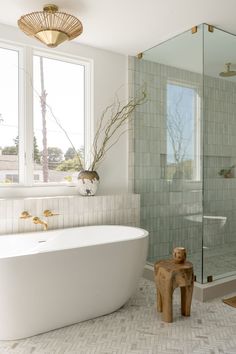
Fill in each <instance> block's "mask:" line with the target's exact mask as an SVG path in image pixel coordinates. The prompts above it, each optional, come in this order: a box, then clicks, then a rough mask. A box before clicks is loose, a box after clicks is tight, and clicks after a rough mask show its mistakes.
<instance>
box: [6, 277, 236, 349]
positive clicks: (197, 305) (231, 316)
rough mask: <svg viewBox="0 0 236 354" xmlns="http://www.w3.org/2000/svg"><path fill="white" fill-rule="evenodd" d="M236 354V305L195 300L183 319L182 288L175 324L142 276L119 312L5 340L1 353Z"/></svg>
mask: <svg viewBox="0 0 236 354" xmlns="http://www.w3.org/2000/svg"><path fill="white" fill-rule="evenodd" d="M64 353H66V354H236V309H235V308H232V307H230V306H227V305H225V304H223V303H222V301H221V299H216V300H213V301H211V302H207V303H201V302H198V301H196V300H194V301H193V304H192V315H191V317H186V318H184V317H181V315H180V296H179V289H177V290H176V291H175V296H174V322H173V323H172V324H167V323H164V322H162V321H161V317H160V314H157V313H156V310H155V287H154V283H153V282H151V281H148V280H144V279H142V280H141V281H140V284H139V287H138V289H137V292H136V294H135V295H134V296H133V297H132V298H131V299H130V301H129V302H128V303H127V304H126V305H125V306H124V307H123V308H121V309H120V310H119V311H117V312H114V313H112V314H110V315H107V316H103V317H100V318H97V319H94V320H90V321H86V322H83V323H79V324H76V325H73V326H69V327H66V328H62V329H59V330H55V331H51V332H48V333H45V334H41V335H38V336H35V337H31V338H28V339H25V340H17V341H8V342H0V354H64Z"/></svg>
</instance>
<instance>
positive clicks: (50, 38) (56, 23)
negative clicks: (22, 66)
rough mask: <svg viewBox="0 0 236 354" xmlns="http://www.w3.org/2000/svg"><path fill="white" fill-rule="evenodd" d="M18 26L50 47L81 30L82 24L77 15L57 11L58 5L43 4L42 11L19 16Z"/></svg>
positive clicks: (68, 38)
mask: <svg viewBox="0 0 236 354" xmlns="http://www.w3.org/2000/svg"><path fill="white" fill-rule="evenodd" d="M18 26H19V28H20V29H21V30H22V31H23V32H24V33H25V34H26V35H28V36H31V37H35V38H36V39H38V40H39V41H40V42H42V43H44V44H46V45H47V46H48V47H51V48H54V47H57V46H58V45H59V44H61V43H63V42H65V41H66V40H68V41H70V40H72V39H74V38H76V37H78V36H79V35H80V34H81V33H82V32H83V25H82V23H81V21H80V20H79V19H78V18H77V17H75V16H73V15H70V14H67V13H65V12H60V11H58V6H57V5H54V4H47V5H45V6H44V8H43V11H36V12H31V13H29V14H26V15H23V16H21V18H20V19H19V20H18Z"/></svg>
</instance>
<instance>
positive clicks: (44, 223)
mask: <svg viewBox="0 0 236 354" xmlns="http://www.w3.org/2000/svg"><path fill="white" fill-rule="evenodd" d="M32 221H33V223H34V224H40V225H43V230H44V231H47V230H48V223H47V222H46V221H44V220H41V219H40V218H39V217H38V216H34V217H33V219H32Z"/></svg>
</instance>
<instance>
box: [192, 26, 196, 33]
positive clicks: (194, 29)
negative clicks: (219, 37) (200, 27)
mask: <svg viewBox="0 0 236 354" xmlns="http://www.w3.org/2000/svg"><path fill="white" fill-rule="evenodd" d="M191 31H192V34H194V33H197V26H194V27H192V28H191Z"/></svg>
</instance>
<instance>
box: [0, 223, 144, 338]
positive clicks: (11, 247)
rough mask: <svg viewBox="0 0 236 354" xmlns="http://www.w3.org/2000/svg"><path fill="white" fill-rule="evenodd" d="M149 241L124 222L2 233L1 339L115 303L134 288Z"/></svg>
mask: <svg viewBox="0 0 236 354" xmlns="http://www.w3.org/2000/svg"><path fill="white" fill-rule="evenodd" d="M42 241H43V242H42ZM147 247H148V232H147V231H145V230H142V229H139V228H133V227H127V226H87V227H78V228H71V229H60V230H54V231H48V232H37V233H27V234H16V235H9V236H1V237H0V340H9V339H19V338H25V337H29V336H33V335H35V334H39V333H42V332H47V331H50V330H52V329H56V328H60V327H63V326H67V325H70V324H73V323H76V322H80V321H84V320H88V319H91V318H95V317H97V316H102V315H105V314H108V313H110V312H113V311H115V310H117V309H119V308H120V307H121V306H122V305H124V304H125V302H126V301H127V300H128V299H129V298H130V296H131V295H132V294H133V292H134V291H135V288H136V286H137V283H138V280H139V278H140V276H141V274H142V271H143V268H144V265H145V261H146V255H147Z"/></svg>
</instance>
